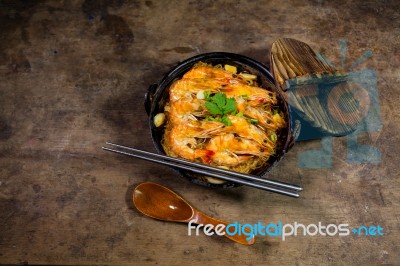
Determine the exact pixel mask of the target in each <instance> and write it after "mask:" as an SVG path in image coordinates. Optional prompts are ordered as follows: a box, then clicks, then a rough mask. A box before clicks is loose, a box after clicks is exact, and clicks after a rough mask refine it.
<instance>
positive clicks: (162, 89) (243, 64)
mask: <svg viewBox="0 0 400 266" xmlns="http://www.w3.org/2000/svg"><path fill="white" fill-rule="evenodd" d="M200 61H201V62H205V63H208V64H212V65H218V64H222V65H224V64H229V65H233V66H236V67H237V69H238V71H239V72H241V71H244V70H245V71H247V72H249V73H251V74H254V75H257V77H258V84H259V85H260V87H263V88H270V89H272V90H274V91H275V92H276V93H277V96H278V100H279V108H280V109H281V110H282V111H283V113H284V114H285V120H286V121H287V122H288V127H287V128H286V129H284V130H283V131H282V132H280V134H279V136H278V148H277V150H276V153H275V155H274V156H271V157H270V158H269V160H268V162H267V164H266V165H265V166H263V167H261V168H258V169H256V170H254V171H253V172H252V174H254V175H257V176H264V175H266V174H267V173H268V172H269V171H270V170H271V169H272V168H273V167H274V166H275V165H276V164H277V163H278V162H279V161H280V160H281V159H282V157H283V156H284V155H285V153H286V152H287V151H288V150H289V149H290V148H291V147H292V146H293V144H294V137H293V135H294V134H293V125H291V123H290V121H291V119H290V110H289V106H288V104H287V102H286V100H285V97H284V95H283V92H281V91H280V90H278V89H277V88H276V86H275V82H274V79H273V77H272V75H271V73H270V72H269V70H268V68H267V67H266V66H264V65H263V64H261V63H259V62H257V61H255V60H253V59H251V58H248V57H246V56H243V55H239V54H232V53H224V52H214V53H206V54H200V55H197V56H194V57H192V58H189V59H187V60H185V61H183V62H181V63H179V64H178V65H177V66H175V67H174V68H173V69H171V70H170V71H169V72H168V73H167V74H166V75H165V76H164V77H163V79H162V80H161V82H160V83H158V84H154V85H151V86H150V87H149V89H148V92H147V93H146V96H145V108H146V112H147V114H148V116H149V119H148V122H149V127H150V130H151V137H152V139H153V143H154V145H155V147H156V149H157V151H158V152H159V153H161V154H165V152H164V150H163V147H162V145H161V140H162V137H163V134H164V128H163V127H159V128H157V127H155V126H154V123H153V118H154V116H155V115H156V114H158V113H162V112H164V105H165V104H166V103H167V102H168V98H169V87H170V85H171V83H172V82H173V81H175V80H176V79H180V78H181V77H182V76H183V74H185V73H186V72H187V71H189V70H190V69H191V68H192V67H193V66H194V65H195V64H196V63H198V62H200ZM177 171H178V172H179V174H180V175H181V176H183V177H185V178H187V179H189V180H190V181H191V182H193V183H196V184H200V185H204V186H207V187H214V188H216V187H223V188H226V187H235V186H239V185H238V184H236V183H232V182H226V183H223V184H211V183H209V182H207V181H206V180H205V179H204V178H202V177H201V176H199V175H197V174H193V173H190V172H187V171H182V170H177Z"/></svg>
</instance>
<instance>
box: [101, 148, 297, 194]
mask: <svg viewBox="0 0 400 266" xmlns="http://www.w3.org/2000/svg"><path fill="white" fill-rule="evenodd" d="M106 144H107V145H110V146H113V147H117V148H119V149H122V150H118V149H111V148H108V147H102V148H103V150H106V151H111V152H115V153H119V154H124V155H128V156H132V157H135V158H139V159H142V160H147V161H150V162H154V163H159V164H163V165H168V166H172V167H175V168H179V169H183V170H188V171H191V172H194V173H198V174H202V175H206V176H211V177H215V178H219V179H222V180H225V181H230V182H235V183H238V184H241V185H246V186H249V187H254V188H258V189H262V190H266V191H270V192H275V193H279V194H282V195H286V196H291V197H295V198H298V197H299V193H298V192H299V191H302V190H303V188H301V187H299V186H297V185H291V184H288V183H283V182H279V181H274V180H270V179H265V178H260V177H257V176H254V175H247V174H242V173H239V172H234V171H229V170H225V169H221V168H217V167H212V166H208V165H204V164H199V163H194V162H189V161H186V160H182V159H178V158H174V157H169V156H165V155H161V154H155V153H151V152H147V151H142V150H138V149H134V148H130V147H126V146H122V145H118V144H114V143H110V142H107V143H106ZM128 151H129V152H128Z"/></svg>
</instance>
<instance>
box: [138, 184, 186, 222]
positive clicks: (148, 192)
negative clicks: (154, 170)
mask: <svg viewBox="0 0 400 266" xmlns="http://www.w3.org/2000/svg"><path fill="white" fill-rule="evenodd" d="M133 203H134V205H135V207H136V208H137V209H138V210H139V211H140V212H141V213H143V214H145V215H147V216H150V217H152V218H155V219H159V220H164V221H171V222H186V221H189V220H190V218H192V216H193V213H194V210H193V208H192V207H191V206H190V205H189V203H187V202H186V201H185V200H184V199H183V198H181V197H180V196H179V195H178V194H176V193H175V192H173V191H171V190H169V189H168V188H166V187H164V186H161V185H158V184H156V183H150V182H146V183H141V184H139V185H138V186H137V187H136V188H135V190H134V192H133Z"/></svg>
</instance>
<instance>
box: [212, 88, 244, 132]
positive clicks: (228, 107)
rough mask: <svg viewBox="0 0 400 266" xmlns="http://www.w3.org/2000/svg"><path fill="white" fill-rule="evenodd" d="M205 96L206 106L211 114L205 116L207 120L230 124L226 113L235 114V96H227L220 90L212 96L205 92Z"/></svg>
mask: <svg viewBox="0 0 400 266" xmlns="http://www.w3.org/2000/svg"><path fill="white" fill-rule="evenodd" d="M205 96H206V97H205V99H206V104H205V105H206V108H207V110H208V111H209V112H210V113H211V114H212V115H213V116H209V117H207V118H206V119H207V121H218V122H222V123H224V124H225V125H227V126H230V125H232V123H231V121H230V120H229V118H228V117H227V115H228V114H233V115H234V114H236V111H237V110H236V100H235V98H227V97H226V94H225V93H222V92H218V93H216V94H215V95H214V96H210V94H208V93H207V94H206V95H205Z"/></svg>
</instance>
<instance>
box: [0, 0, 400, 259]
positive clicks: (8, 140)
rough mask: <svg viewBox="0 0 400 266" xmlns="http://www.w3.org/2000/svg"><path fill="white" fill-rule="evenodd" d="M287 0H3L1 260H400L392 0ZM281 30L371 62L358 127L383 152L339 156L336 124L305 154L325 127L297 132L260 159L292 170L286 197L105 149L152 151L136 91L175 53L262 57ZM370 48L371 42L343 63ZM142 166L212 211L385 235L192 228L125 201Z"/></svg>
mask: <svg viewBox="0 0 400 266" xmlns="http://www.w3.org/2000/svg"><path fill="white" fill-rule="evenodd" d="M282 2H283V1H277V0H274V1H169V3H168V4H167V3H161V2H159V1H108V0H101V1H90V0H86V1H80V0H78V1H1V2H0V22H1V23H0V27H1V30H0V36H1V42H0V59H1V60H0V73H1V75H0V264H3V263H4V264H19V263H22V264H28V263H29V264H116V265H122V264H136V265H154V264H157V265H186V264H188V263H190V264H191V265H204V264H206V263H207V264H215V265H216V264H217V265H294V264H295V265H310V264H313V265H326V264H332V265H360V264H363V265H376V264H400V255H399V254H400V253H399V248H400V246H399V239H400V234H399V229H400V222H399V214H400V211H399V210H400V208H399V207H400V206H399V205H400V204H399V197H400V190H399V178H398V173H399V164H400V160H399V156H398V155H399V154H400V145H399V134H398V133H397V132H398V131H399V130H400V126H399V124H400V123H399V122H400V112H399V108H398V106H399V105H398V99H399V97H400V90H399V87H398V86H397V84H398V82H399V74H400V73H399V65H400V62H399V60H400V50H399V46H398V43H399V36H400V25H399V20H400V17H399V16H400V15H399V10H400V9H399V3H398V2H397V1H389V2H385V3H383V2H382V3H381V2H380V1H372V2H364V1H346V2H342V3H336V2H329V1H326V2H325V1H287V2H284V3H282ZM281 37H290V38H295V39H298V40H301V41H304V42H306V43H308V44H309V45H310V46H311V47H312V48H313V49H314V50H315V51H319V52H322V53H323V54H324V55H325V56H326V57H328V58H329V59H330V60H331V61H332V62H334V63H335V64H336V65H338V66H340V65H341V59H342V58H341V53H340V51H341V50H340V46H339V41H340V40H345V41H346V44H347V53H346V57H345V58H344V64H343V66H344V69H345V70H347V71H355V70H363V69H370V70H371V71H373V72H374V73H376V80H377V83H376V84H377V86H375V90H376V91H377V92H378V95H379V101H380V107H379V110H380V115H381V116H380V119H381V125H382V126H381V128H380V129H379V130H374V131H373V132H368V133H363V134H360V135H359V136H358V142H359V143H362V144H364V145H369V146H370V147H375V148H376V149H377V150H378V151H379V152H380V158H376V160H372V159H373V158H372V157H368V156H366V160H364V161H363V162H354V161H353V162H352V161H350V160H349V157H348V154H350V153H351V152H352V150H351V149H350V148H348V145H347V143H348V138H347V137H340V138H335V139H333V144H329V142H328V144H327V143H325V144H324V145H325V146H324V147H325V148H326V147H328V148H327V149H325V156H326V157H323V158H324V162H327V160H328V159H331V161H332V163H331V165H330V166H329V167H323V166H322V165H314V167H315V168H309V167H310V164H306V165H304V164H303V163H304V162H302V161H301V160H302V158H304V156H303V155H304V152H306V151H311V150H313V149H320V148H321V145H322V143H321V141H320V140H314V141H307V142H300V143H298V144H296V145H295V146H294V148H293V149H292V150H291V151H290V152H289V153H288V154H287V156H286V157H285V158H284V159H283V161H282V162H281V163H280V164H279V165H278V167H276V168H275V169H274V170H273V172H272V173H271V175H270V177H271V178H273V179H277V180H282V181H287V182H291V183H297V184H300V185H302V186H303V187H304V192H303V193H302V195H301V198H299V199H294V198H288V197H284V196H281V195H276V194H272V193H268V192H263V191H261V190H257V189H252V188H247V187H241V188H235V189H215V190H213V189H208V188H204V187H200V186H197V185H193V184H191V183H189V182H187V181H186V180H184V179H181V178H180V177H178V176H177V175H176V174H175V173H174V172H173V171H171V170H170V169H168V168H167V167H164V166H160V165H155V164H152V163H147V162H143V161H140V160H136V159H132V158H127V157H124V156H118V155H114V154H111V153H107V152H104V151H102V150H101V146H102V145H103V144H104V143H105V142H106V141H114V142H116V143H121V144H126V145H128V146H133V147H138V148H141V149H145V150H149V151H154V147H153V145H152V142H151V138H150V136H149V130H148V126H147V115H146V113H145V111H144V108H143V98H144V97H143V96H144V93H145V92H146V89H147V87H148V85H149V84H152V83H156V82H158V81H159V80H160V79H161V77H162V76H163V74H164V73H165V72H166V71H168V69H170V68H171V67H172V66H173V65H175V64H176V63H177V62H179V61H181V60H184V59H186V58H188V57H191V56H193V55H196V54H200V53H205V52H211V51H227V52H234V53H239V54H243V55H247V56H250V57H252V58H254V59H256V60H258V61H260V62H263V63H265V64H267V65H269V49H270V47H271V44H272V42H273V41H274V40H276V39H277V38H281ZM343 43H344V42H342V44H343ZM342 47H344V46H343V45H342ZM368 49H370V50H371V51H372V57H370V58H368V59H366V60H364V61H363V62H361V63H360V64H359V65H358V66H357V67H355V68H353V69H349V66H351V65H352V64H353V63H354V62H355V61H356V60H357V58H359V57H360V56H361V55H362V54H363V53H364V52H365V51H367V50H368ZM329 147H333V148H332V156H330V154H329V152H328V151H329ZM349 151H350V152H349ZM365 155H368V154H365ZM302 156H303V157H302ZM350 157H351V156H350ZM320 158H321V157H320ZM308 160H311V161H313V160H317V159H316V157H315V156H314V157H312V156H311V157H308ZM305 163H310V161H306V162H305ZM143 181H154V182H158V183H160V184H163V185H166V186H168V187H170V188H173V189H174V190H175V191H176V192H178V193H179V194H181V195H182V196H183V197H185V198H186V199H187V200H188V201H189V202H191V203H192V204H193V205H194V206H196V207H198V208H199V209H201V210H202V211H205V212H207V213H209V214H210V215H211V216H214V217H218V218H220V219H223V220H228V221H238V222H239V223H257V222H258V221H260V222H261V223H263V224H268V223H278V222H282V223H283V224H294V223H295V222H298V223H302V224H305V225H308V224H318V222H321V223H322V224H323V225H328V224H342V223H347V224H349V229H353V228H355V227H359V226H362V225H365V226H373V225H375V226H378V225H379V226H380V227H382V228H383V236H375V237H374V236H365V235H364V234H363V235H361V236H356V235H354V234H353V233H350V235H348V236H338V235H335V236H321V235H316V236H303V235H299V236H297V237H295V236H292V237H288V238H287V239H286V240H285V241H283V240H282V239H281V238H280V237H272V236H270V237H269V236H264V237H263V236H261V237H259V238H258V239H257V242H256V244H254V245H253V246H242V245H239V244H235V243H233V242H231V241H230V240H228V239H225V238H223V237H215V236H213V237H208V236H205V235H204V234H200V235H199V236H188V228H187V226H186V225H184V224H178V223H166V222H161V221H157V220H153V219H150V218H147V217H145V216H143V215H142V214H140V213H139V212H138V211H136V210H135V209H134V208H133V207H132V204H131V200H130V199H131V191H132V187H133V186H134V185H135V184H138V183H140V182H143Z"/></svg>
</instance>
